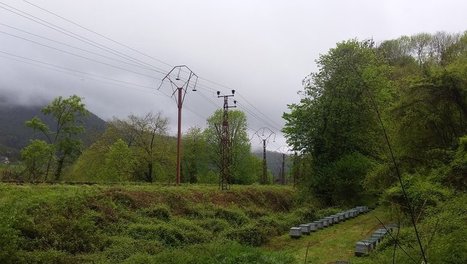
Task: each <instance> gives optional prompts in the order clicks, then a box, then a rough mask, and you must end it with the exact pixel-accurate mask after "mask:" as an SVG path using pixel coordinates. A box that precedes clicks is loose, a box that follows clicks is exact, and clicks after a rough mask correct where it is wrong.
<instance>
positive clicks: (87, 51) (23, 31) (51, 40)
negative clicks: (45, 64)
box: [0, 23, 162, 73]
mask: <svg viewBox="0 0 467 264" xmlns="http://www.w3.org/2000/svg"><path fill="white" fill-rule="evenodd" d="M0 25H1V26H4V27H8V28H11V29H14V30H16V31H19V32H22V33H25V34H28V35H31V36H34V37H37V38H40V39H44V40H47V41H50V42H54V43H57V44H60V45H63V46H66V47H69V48H72V49H76V50H80V51H84V52H86V53H89V54H93V55H96V56H99V57H102V58H105V59H108V60H113V61H116V62H120V63H124V64H127V65H130V66H134V67H139V68H141V69H145V70H150V71H155V70H154V69H152V68H149V67H145V66H141V65H138V64H134V63H131V62H127V61H123V60H119V59H116V58H112V57H109V56H106V55H103V54H100V53H97V52H94V51H90V50H87V49H83V48H80V47H76V46H73V45H70V44H68V43H64V42H61V41H57V40H54V39H51V38H47V37H44V36H41V35H38V34H35V33H32V32H29V31H26V30H23V29H20V28H17V27H14V26H11V25H7V24H4V23H0ZM28 41H29V40H28ZM156 72H158V73H162V72H160V71H156Z"/></svg>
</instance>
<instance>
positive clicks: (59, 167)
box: [55, 156, 65, 181]
mask: <svg viewBox="0 0 467 264" xmlns="http://www.w3.org/2000/svg"><path fill="white" fill-rule="evenodd" d="M64 162H65V156H63V157H60V159H58V162H57V170H56V171H55V181H58V180H60V176H61V174H62V168H63V163H64Z"/></svg>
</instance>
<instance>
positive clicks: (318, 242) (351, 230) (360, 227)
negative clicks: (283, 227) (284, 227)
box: [263, 210, 389, 263]
mask: <svg viewBox="0 0 467 264" xmlns="http://www.w3.org/2000/svg"><path fill="white" fill-rule="evenodd" d="M376 217H378V218H379V219H380V220H381V221H383V223H384V222H386V223H387V222H388V221H389V220H388V217H389V216H388V215H387V214H386V213H385V212H383V211H382V210H375V211H371V212H369V213H367V214H364V215H360V216H358V217H356V218H353V219H350V220H347V221H345V222H342V223H339V224H337V225H334V226H331V227H327V228H325V229H321V230H319V231H317V232H315V233H312V234H311V235H309V236H304V237H302V238H301V239H291V238H290V237H289V236H288V235H282V236H278V237H275V238H273V239H272V240H271V241H270V242H269V243H268V244H267V245H265V246H264V247H263V248H264V249H267V250H270V251H272V252H274V251H277V250H281V251H283V252H285V253H287V254H291V255H293V256H295V257H296V260H297V262H298V263H334V262H335V261H337V260H345V261H350V263H354V260H355V257H354V247H355V242H357V241H359V240H362V239H363V238H366V237H368V236H370V235H371V233H372V232H373V231H374V230H376V229H377V228H380V227H381V225H380V223H379V221H378V220H377V218H376ZM307 248H308V254H307V253H306V252H307ZM305 256H307V262H305Z"/></svg>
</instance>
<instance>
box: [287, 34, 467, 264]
mask: <svg viewBox="0 0 467 264" xmlns="http://www.w3.org/2000/svg"><path fill="white" fill-rule="evenodd" d="M317 64H318V70H317V71H316V72H313V73H311V74H310V75H309V76H307V77H306V78H305V79H304V81H303V83H304V93H303V95H304V96H303V99H302V100H301V101H300V103H298V104H293V105H290V110H291V111H290V113H285V114H284V118H285V119H286V126H285V128H284V132H285V133H286V136H287V138H288V142H289V144H291V145H292V146H293V148H294V149H295V150H297V151H299V152H301V154H302V155H301V157H300V160H301V161H300V166H301V167H298V168H295V170H299V171H300V174H301V180H302V184H303V186H304V187H305V188H303V189H304V194H305V195H309V196H312V197H315V198H317V199H318V200H320V201H321V202H323V203H326V204H328V205H330V206H333V205H334V206H335V205H345V204H355V203H376V202H378V203H379V204H381V205H382V206H383V207H384V208H385V209H386V210H388V211H390V212H393V213H392V215H393V218H396V219H399V221H400V223H401V226H402V229H401V233H400V236H398V237H397V238H396V239H395V240H392V241H389V242H386V244H384V245H382V246H381V247H378V250H377V251H376V253H375V254H372V256H371V257H370V258H368V259H362V260H360V259H359V260H355V263H360V262H363V263H421V262H422V261H423V262H424V263H466V262H467V255H466V253H465V252H466V250H465V249H466V248H467V241H466V240H465V237H466V230H467V217H466V210H465V204H466V201H467V200H466V199H467V198H466V191H467V184H466V183H467V182H466V180H467V177H466V175H467V122H466V121H467V32H464V33H463V34H448V33H444V32H438V33H436V34H426V33H421V34H417V35H413V36H402V37H400V38H398V39H393V40H387V41H383V42H381V43H375V42H374V41H372V40H366V41H359V40H355V39H352V40H348V41H343V42H340V43H338V44H337V45H336V47H334V48H332V49H330V50H329V51H328V52H327V53H326V54H323V55H321V56H320V57H319V59H318V60H317ZM394 244H396V246H394ZM394 248H395V250H394ZM393 259H394V260H393ZM393 261H395V262H393Z"/></svg>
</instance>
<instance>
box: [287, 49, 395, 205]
mask: <svg viewBox="0 0 467 264" xmlns="http://www.w3.org/2000/svg"><path fill="white" fill-rule="evenodd" d="M318 67H319V70H318V72H316V73H312V74H311V75H310V76H309V77H308V78H306V79H305V80H304V86H305V87H304V89H305V95H306V96H305V98H304V99H302V100H301V102H300V103H299V104H294V105H290V106H289V108H290V110H291V112H290V113H285V114H284V116H283V117H284V119H285V120H286V125H285V127H284V133H285V135H286V137H287V140H288V143H289V144H290V145H292V146H293V147H294V149H295V150H297V151H300V152H301V153H303V154H305V155H307V154H309V155H311V158H312V170H311V174H310V175H308V176H307V180H306V182H307V185H308V187H309V188H310V189H311V190H312V191H313V192H314V194H315V195H316V196H318V197H319V198H321V199H322V200H323V201H324V202H326V203H329V204H333V203H341V202H351V201H350V200H349V199H347V198H348V197H353V198H356V199H358V197H359V192H360V191H361V184H359V187H358V188H351V187H352V186H350V185H351V184H354V182H357V183H360V182H362V181H363V178H364V176H365V168H366V169H368V168H369V167H365V165H369V164H370V161H369V160H368V159H367V158H366V157H374V156H376V155H375V153H378V152H379V148H380V147H379V146H380V144H379V143H380V141H379V140H380V137H379V134H378V133H379V127H378V126H377V123H376V121H377V119H376V114H375V113H376V112H375V110H374V109H373V106H372V101H375V102H380V101H383V100H384V96H382V95H383V93H381V92H380V91H381V90H383V89H385V88H387V85H388V84H387V78H386V76H385V75H386V71H387V69H386V68H385V67H384V65H382V64H381V63H380V62H379V60H378V57H377V56H376V54H375V52H374V48H373V43H372V42H371V41H363V42H358V41H356V40H350V41H345V42H342V43H338V44H337V47H336V48H334V49H331V50H330V51H329V52H328V53H327V54H325V55H322V56H321V57H320V59H319V60H318ZM370 95H371V97H370ZM372 99H373V100H372ZM352 158H355V159H358V162H357V161H356V162H355V163H352V162H349V160H352ZM360 164H364V165H360ZM353 165H355V166H357V167H349V166H353ZM346 166H347V169H346ZM345 170H348V171H349V173H348V174H346V173H344V171H345Z"/></svg>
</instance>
